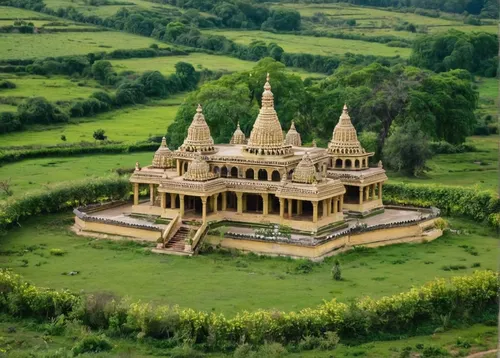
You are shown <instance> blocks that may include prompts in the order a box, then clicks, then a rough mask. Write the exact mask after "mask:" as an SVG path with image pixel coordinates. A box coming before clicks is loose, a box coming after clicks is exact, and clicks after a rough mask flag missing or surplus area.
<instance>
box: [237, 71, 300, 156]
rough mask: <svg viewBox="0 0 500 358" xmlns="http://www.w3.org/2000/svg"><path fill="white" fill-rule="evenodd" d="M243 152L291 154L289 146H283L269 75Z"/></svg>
mask: <svg viewBox="0 0 500 358" xmlns="http://www.w3.org/2000/svg"><path fill="white" fill-rule="evenodd" d="M245 151H247V152H249V153H253V154H259V155H284V154H288V153H290V152H291V146H289V145H285V144H284V138H283V130H282V129H281V124H280V121H279V119H278V115H277V114H276V111H275V110H274V95H273V93H272V92H271V85H270V84H269V73H268V74H267V78H266V83H265V85H264V92H263V93H262V106H261V108H260V111H259V115H258V116H257V119H256V120H255V123H254V125H253V128H252V132H251V133H250V138H249V139H248V144H247V146H246V147H245Z"/></svg>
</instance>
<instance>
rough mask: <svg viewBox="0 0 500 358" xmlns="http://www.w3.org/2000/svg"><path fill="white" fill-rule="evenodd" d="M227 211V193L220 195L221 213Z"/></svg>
mask: <svg viewBox="0 0 500 358" xmlns="http://www.w3.org/2000/svg"><path fill="white" fill-rule="evenodd" d="M226 209H227V192H223V193H222V208H221V210H222V211H226Z"/></svg>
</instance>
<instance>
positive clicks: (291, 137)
mask: <svg viewBox="0 0 500 358" xmlns="http://www.w3.org/2000/svg"><path fill="white" fill-rule="evenodd" d="M285 144H288V145H291V146H294V147H300V146H301V145H302V139H301V138H300V133H299V132H297V130H296V129H295V123H294V122H293V121H292V125H291V126H290V129H289V130H288V133H287V134H286V136H285Z"/></svg>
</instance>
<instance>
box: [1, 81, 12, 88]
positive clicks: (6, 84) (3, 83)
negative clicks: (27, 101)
mask: <svg viewBox="0 0 500 358" xmlns="http://www.w3.org/2000/svg"><path fill="white" fill-rule="evenodd" d="M0 88H5V89H8V88H16V84H15V83H14V82H11V81H8V80H1V81H0Z"/></svg>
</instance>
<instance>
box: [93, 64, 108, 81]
mask: <svg viewBox="0 0 500 358" xmlns="http://www.w3.org/2000/svg"><path fill="white" fill-rule="evenodd" d="M111 73H113V66H112V65H111V62H109V61H105V60H100V61H96V62H94V64H93V65H92V76H94V78H95V79H96V80H98V81H105V80H106V78H107V77H108V76H109V75H110V74H111Z"/></svg>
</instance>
